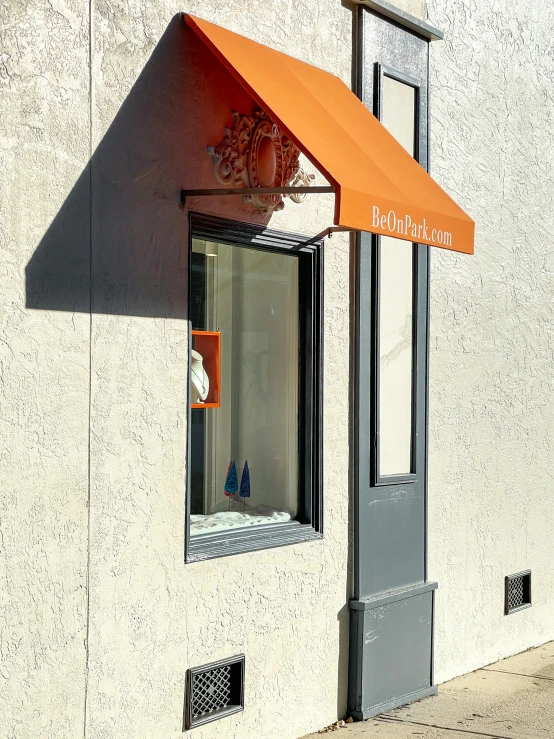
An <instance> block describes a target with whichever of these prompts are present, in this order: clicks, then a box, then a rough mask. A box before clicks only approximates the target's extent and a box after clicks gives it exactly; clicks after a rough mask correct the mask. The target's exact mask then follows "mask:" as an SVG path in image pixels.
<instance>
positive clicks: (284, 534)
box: [185, 521, 323, 562]
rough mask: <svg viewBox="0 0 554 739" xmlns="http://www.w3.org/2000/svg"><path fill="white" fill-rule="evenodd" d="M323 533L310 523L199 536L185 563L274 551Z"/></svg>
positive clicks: (287, 524)
mask: <svg viewBox="0 0 554 739" xmlns="http://www.w3.org/2000/svg"><path fill="white" fill-rule="evenodd" d="M322 538H323V534H321V533H319V532H318V531H316V530H315V529H314V528H313V526H311V524H299V523H298V522H297V521H291V522H289V523H283V524H277V523H274V524H268V525H267V526H256V527H255V528H254V529H246V530H245V529H230V530H228V531H218V532H217V533H214V534H198V535H197V536H193V537H190V538H189V543H188V552H187V556H186V557H185V561H186V562H201V561H202V560H205V559H213V558H215V557H229V556H231V555H233V554H242V553H244V552H255V551H259V550H261V549H273V548H274V547H284V546H288V545H290V544H300V543H302V542H305V541H317V540H318V539H322Z"/></svg>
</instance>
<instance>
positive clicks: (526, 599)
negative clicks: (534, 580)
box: [504, 570, 531, 615]
mask: <svg viewBox="0 0 554 739" xmlns="http://www.w3.org/2000/svg"><path fill="white" fill-rule="evenodd" d="M530 606H531V570H525V571H524V572H516V574H515V575H508V576H507V577H506V583H505V595H504V612H505V614H506V615H508V614H509V613H515V612H516V611H521V610H522V609H523V608H529V607H530Z"/></svg>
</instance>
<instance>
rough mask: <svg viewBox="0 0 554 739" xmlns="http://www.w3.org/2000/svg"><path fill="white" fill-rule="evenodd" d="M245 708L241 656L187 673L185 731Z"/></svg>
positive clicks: (212, 663)
mask: <svg viewBox="0 0 554 739" xmlns="http://www.w3.org/2000/svg"><path fill="white" fill-rule="evenodd" d="M243 709H244V654H241V655H238V656H237V657H232V658H231V659H224V660H220V661H219V662H211V663H210V664H208V665H202V666H201V667H192V668H191V669H190V670H187V686H186V698H185V729H192V728H194V727H195V726H200V725H201V724H206V723H208V721H215V720H216V719H219V718H223V717H224V716H229V715H230V714H232V713H237V712H238V711H242V710H243Z"/></svg>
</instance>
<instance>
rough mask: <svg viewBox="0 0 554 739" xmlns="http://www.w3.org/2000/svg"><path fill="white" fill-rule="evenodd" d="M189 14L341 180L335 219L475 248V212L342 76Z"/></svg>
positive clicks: (311, 154) (244, 81)
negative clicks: (457, 198) (432, 174)
mask: <svg viewBox="0 0 554 739" xmlns="http://www.w3.org/2000/svg"><path fill="white" fill-rule="evenodd" d="M185 19H186V22H187V24H188V25H189V26H190V27H191V28H192V29H193V30H194V31H195V33H196V34H197V35H198V36H199V37H200V38H201V39H202V41H203V42H204V43H205V44H206V45H207V46H208V47H209V48H210V49H211V51H212V52H213V53H214V54H215V55H216V57H217V58H218V59H219V60H220V61H221V62H222V63H223V64H224V65H225V67H226V68H227V69H228V70H229V71H230V72H231V74H232V75H233V76H234V77H235V78H236V79H237V81H238V82H239V83H240V84H241V85H242V86H243V87H244V88H245V89H246V90H247V91H248V92H249V94H250V95H251V96H252V98H254V100H256V102H257V103H258V104H259V105H260V106H261V107H262V108H263V109H264V110H265V111H266V112H267V113H268V114H269V115H270V116H272V117H273V119H274V120H275V122H276V123H278V124H279V125H281V126H282V127H283V129H284V130H285V131H287V133H288V134H289V135H290V137H291V138H292V140H293V141H295V143H296V144H297V145H298V147H299V148H300V149H301V150H302V151H303V152H304V154H305V155H306V156H307V157H308V158H309V159H310V160H311V161H312V163H313V164H314V165H315V166H316V167H317V168H318V169H319V170H320V171H321V172H322V174H324V175H325V177H326V178H327V179H328V180H329V182H330V183H331V184H332V185H334V187H335V193H336V200H335V219H334V221H335V225H337V226H344V227H345V228H351V229H354V230H359V231H369V232H370V233H376V234H381V235H383V236H393V237H395V238H399V239H404V240H406V241H415V242H417V243H420V244H428V245H429V246H439V247H442V248H446V249H451V250H453V251H457V252H462V253H464V254H473V241H474V231H475V224H474V222H473V221H472V220H471V218H470V217H469V216H468V215H466V213H465V212H464V211H463V210H462V209H461V208H460V207H459V206H458V205H457V204H456V203H455V202H454V201H453V200H452V198H451V197H450V196H449V195H447V194H446V193H445V192H444V190H443V189H442V188H441V187H440V186H439V185H438V184H437V183H436V182H435V181H434V180H433V179H432V178H431V177H430V176H429V175H428V174H427V172H426V171H425V170H424V169H423V168H422V167H421V166H420V165H419V164H418V162H417V161H416V160H415V159H414V158H413V157H412V156H410V154H409V153H408V152H407V151H406V150H405V149H404V148H403V147H402V146H401V145H400V144H399V143H398V142H397V141H396V139H395V138H394V137H393V136H392V135H391V134H390V133H389V132H388V131H387V130H386V129H385V127H384V126H383V125H382V124H381V123H380V122H379V121H378V120H377V118H375V116H374V115H373V114H372V113H371V112H370V111H369V110H368V109H367V108H366V107H365V106H364V105H363V103H362V102H361V101H360V100H359V99H358V98H357V97H356V95H354V93H353V92H352V91H351V90H350V89H349V88H348V87H347V86H346V85H345V84H344V82H342V80H340V79H339V78H338V77H336V76H335V75H333V74H330V73H329V72H325V71H323V70H321V69H318V68H317V67H314V66H312V65H310V64H307V63H305V62H301V61H299V60H298V59H294V58H293V57H291V56H288V55H287V54H283V53H281V52H279V51H275V50H274V49H270V48H269V47H267V46H263V45H262V44H259V43H257V42H255V41H252V40H250V39H247V38H245V37H244V36H239V35H238V34H236V33H233V32H231V31H228V30H226V29H225V28H221V27H220V26H216V25H214V24H213V23H208V22H207V21H204V20H201V19H200V18H196V17H194V16H191V15H188V14H185Z"/></svg>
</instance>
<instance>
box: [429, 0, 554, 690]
mask: <svg viewBox="0 0 554 739" xmlns="http://www.w3.org/2000/svg"><path fill="white" fill-rule="evenodd" d="M428 11H429V17H430V21H431V22H432V23H434V24H435V25H437V26H438V27H439V28H441V29H443V30H444V32H445V40H444V41H443V42H436V43H433V44H432V45H431V169H432V174H433V176H434V177H435V178H436V179H437V180H438V182H439V183H441V184H442V185H443V186H444V187H445V188H446V189H447V191H448V192H449V193H450V194H451V195H452V196H453V197H454V198H455V200H457V202H458V203H459V204H460V205H462V207H465V208H466V209H467V211H468V213H469V214H470V215H471V216H472V217H473V218H474V219H475V221H476V244H475V256H474V257H464V256H456V255H454V254H450V253H448V252H446V251H444V252H442V251H440V250H435V251H434V252H433V255H432V262H431V264H432V270H431V377H430V445H429V564H430V572H429V576H430V578H432V579H437V580H438V581H439V586H440V587H439V590H438V593H437V609H436V617H437V621H436V636H435V660H436V671H437V674H436V677H437V680H438V681H444V680H447V679H449V678H451V677H453V676H454V675H458V674H461V673H464V672H467V671H469V670H473V669H475V668H476V667H479V666H481V665H484V664H486V663H490V662H492V661H494V660H496V659H498V658H500V657H504V656H506V655H509V654H513V653H515V652H519V651H521V650H523V649H526V648H527V647H530V646H533V645H536V644H540V643H541V642H544V641H547V640H549V639H553V638H554V608H553V605H554V579H553V577H552V561H553V542H554V539H553V537H552V531H553V530H554V505H553V492H554V479H553V463H554V451H553V447H552V428H553V425H554V374H553V372H552V363H553V356H554V329H553V326H554V302H553V295H554V236H553V234H554V215H553V209H552V204H553V198H552V182H553V178H554V149H553V148H552V145H551V139H552V132H553V131H554V85H553V82H554V57H553V56H552V53H551V47H552V41H551V40H552V34H553V32H554V15H553V14H552V8H551V5H550V4H549V3H533V2H522V3H512V2H508V0H490V2H487V3H483V2H481V0H467V1H465V2H455V3H454V2H451V0H429V2H428ZM526 568H531V569H532V571H533V607H532V608H531V609H528V610H526V611H523V612H521V613H518V614H514V615H511V616H507V617H506V616H504V615H503V578H504V575H507V574H511V573H513V572H518V571H520V570H522V569H526Z"/></svg>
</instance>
